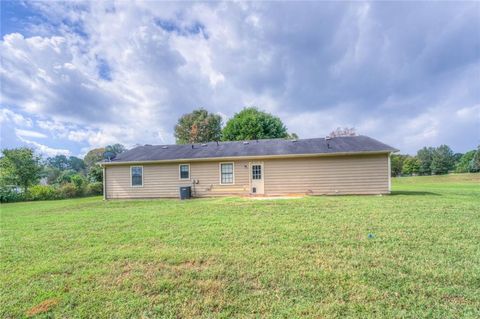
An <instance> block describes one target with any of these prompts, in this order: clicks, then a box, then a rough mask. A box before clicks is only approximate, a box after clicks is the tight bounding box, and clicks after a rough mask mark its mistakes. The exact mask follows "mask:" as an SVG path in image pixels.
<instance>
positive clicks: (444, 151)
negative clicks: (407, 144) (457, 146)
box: [391, 145, 480, 176]
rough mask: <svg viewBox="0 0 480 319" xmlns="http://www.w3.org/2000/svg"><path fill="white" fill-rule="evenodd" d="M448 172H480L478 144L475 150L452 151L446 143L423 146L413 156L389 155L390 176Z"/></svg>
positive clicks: (479, 147) (479, 148) (479, 149)
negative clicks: (436, 145)
mask: <svg viewBox="0 0 480 319" xmlns="http://www.w3.org/2000/svg"><path fill="white" fill-rule="evenodd" d="M450 172H455V173H477V172H480V145H479V146H478V147H477V149H476V150H471V151H468V152H466V153H465V154H462V153H454V152H453V151H452V149H451V148H450V147H449V146H448V145H440V146H438V147H423V148H422V149H420V150H418V152H417V154H416V155H415V156H410V155H402V154H394V155H392V157H391V175H392V176H411V175H442V174H448V173H450Z"/></svg>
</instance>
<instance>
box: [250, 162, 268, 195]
mask: <svg viewBox="0 0 480 319" xmlns="http://www.w3.org/2000/svg"><path fill="white" fill-rule="evenodd" d="M253 165H260V166H261V167H262V168H261V173H262V179H261V180H260V181H262V184H263V193H262V194H261V195H265V162H264V161H261V162H259V161H257V162H249V164H248V171H249V173H248V184H249V185H248V187H249V194H254V193H252V189H253V185H252V181H253V172H252V169H253ZM256 181H258V179H256ZM256 194H258V193H256Z"/></svg>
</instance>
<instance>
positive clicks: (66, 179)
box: [57, 169, 77, 184]
mask: <svg viewBox="0 0 480 319" xmlns="http://www.w3.org/2000/svg"><path fill="white" fill-rule="evenodd" d="M74 175H77V172H76V171H74V170H72V169H67V170H64V171H62V172H61V173H60V176H58V178H57V183H58V184H65V183H71V182H72V176H74Z"/></svg>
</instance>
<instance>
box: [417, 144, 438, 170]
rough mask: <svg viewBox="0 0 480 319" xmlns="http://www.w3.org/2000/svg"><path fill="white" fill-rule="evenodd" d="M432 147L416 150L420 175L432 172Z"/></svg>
mask: <svg viewBox="0 0 480 319" xmlns="http://www.w3.org/2000/svg"><path fill="white" fill-rule="evenodd" d="M433 151H434V148H433V147H428V148H427V147H424V148H422V149H421V150H419V151H418V152H417V159H418V161H419V162H420V168H419V170H418V173H419V174H420V175H431V174H432V169H431V165H432V157H433Z"/></svg>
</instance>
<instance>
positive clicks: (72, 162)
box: [68, 156, 86, 172]
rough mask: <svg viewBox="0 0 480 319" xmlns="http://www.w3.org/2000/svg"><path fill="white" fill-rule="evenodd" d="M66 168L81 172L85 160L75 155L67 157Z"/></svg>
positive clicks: (83, 168)
mask: <svg viewBox="0 0 480 319" xmlns="http://www.w3.org/2000/svg"><path fill="white" fill-rule="evenodd" d="M68 168H69V169H73V170H74V171H76V172H83V171H84V170H85V168H86V166H85V162H84V161H83V160H82V159H81V158H78V157H76V156H70V157H69V158H68Z"/></svg>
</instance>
